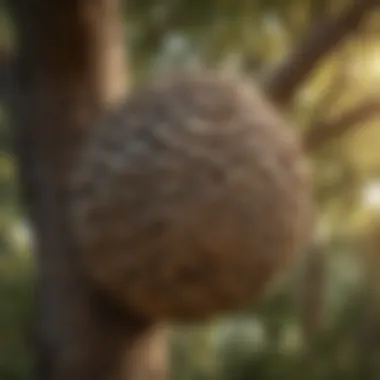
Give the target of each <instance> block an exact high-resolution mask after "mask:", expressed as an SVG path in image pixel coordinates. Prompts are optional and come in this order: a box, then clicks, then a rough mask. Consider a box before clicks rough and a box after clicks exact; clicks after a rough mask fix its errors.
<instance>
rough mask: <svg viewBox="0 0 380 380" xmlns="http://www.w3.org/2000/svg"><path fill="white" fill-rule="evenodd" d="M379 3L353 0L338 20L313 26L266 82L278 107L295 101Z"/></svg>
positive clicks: (264, 81)
mask: <svg viewBox="0 0 380 380" xmlns="http://www.w3.org/2000/svg"><path fill="white" fill-rule="evenodd" d="M378 5H379V2H378V0H353V1H352V4H351V5H349V6H348V7H347V9H345V10H344V11H343V12H342V13H341V14H340V15H339V16H338V17H336V18H327V19H324V20H322V21H320V22H318V23H317V24H316V25H314V26H313V27H312V28H311V30H310V31H309V33H307V34H306V36H305V38H304V39H303V40H301V42H300V43H299V45H298V46H296V47H295V49H294V51H293V52H292V53H291V54H289V56H287V57H286V58H285V59H284V60H283V61H282V62H280V64H279V65H278V66H277V67H275V68H274V69H273V70H272V71H271V72H270V73H269V75H268V76H267V77H265V78H264V80H263V87H264V89H265V90H266V92H267V93H268V95H269V97H270V98H271V99H272V100H273V101H274V102H275V103H276V104H279V105H281V106H282V105H286V104H288V103H289V102H291V100H292V99H293V96H294V94H295V93H296V91H297V90H298V88H299V86H300V85H301V84H302V83H303V82H304V81H305V79H306V78H307V76H308V75H309V74H310V72H311V71H312V70H313V69H314V68H315V67H316V65H317V64H318V63H319V62H320V61H321V59H323V58H324V57H325V56H326V55H327V54H328V53H330V52H331V50H332V49H334V48H335V47H336V46H337V45H338V43H339V42H341V40H342V39H343V38H345V37H347V36H348V35H349V34H351V33H352V32H354V31H355V30H357V28H358V27H359V26H360V25H361V23H362V22H363V20H365V18H366V16H367V15H368V14H369V12H370V11H371V10H373V9H374V8H375V7H377V6H378Z"/></svg>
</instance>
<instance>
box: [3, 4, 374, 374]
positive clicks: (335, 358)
mask: <svg viewBox="0 0 380 380" xmlns="http://www.w3.org/2000/svg"><path fill="white" fill-rule="evenodd" d="M349 3H350V1H349V0H334V1H332V0H251V1H237V0H202V1H200V0H191V1H190V0H160V1H158V0H145V1H138V0H129V1H128V2H127V7H126V11H125V20H126V35H127V45H128V51H129V59H130V72H131V78H133V82H134V83H139V82H140V81H144V80H147V79H148V78H149V76H150V75H151V74H152V73H157V72H159V71H160V70H170V69H173V68H183V67H194V66H195V67H196V66H207V67H212V68H216V69H220V70H230V71H234V72H240V73H242V74H244V75H246V76H247V77H252V78H257V79H258V80H259V81H260V80H262V78H266V76H267V75H269V74H270V73H271V70H273V68H275V67H276V65H278V64H279V63H280V62H282V60H283V59H284V58H286V57H287V56H288V55H289V54H290V53H291V52H292V51H293V49H294V47H295V46H297V44H298V43H299V42H300V41H302V39H303V38H304V36H305V35H307V34H308V33H309V30H310V28H311V27H312V26H313V25H318V24H320V25H321V28H323V20H325V19H326V18H328V17H338V16H339V14H341V12H342V11H344V9H345V7H346V6H347V4H349ZM378 10H379V8H378ZM11 21H12V20H10V19H9V17H8V16H7V13H6V11H5V9H4V8H3V7H2V6H0V58H2V57H4V56H5V53H4V52H6V51H7V50H8V48H11V47H12V44H13V33H12V22H11ZM302 58H304V57H299V59H300V60H302ZM0 66H1V65H0ZM4 83H5V82H2V81H1V80H0V87H1V86H3V89H0V90H1V91H0V92H2V91H3V90H4V88H5V84H4ZM379 94H380V12H377V13H376V12H368V15H367V17H366V20H365V22H364V23H362V24H361V26H360V28H357V29H356V30H355V32H354V33H351V34H350V35H349V36H348V37H347V38H345V39H344V40H343V41H342V42H341V43H340V44H338V45H337V46H336V47H334V49H333V50H332V51H330V52H329V54H327V55H326V56H325V57H324V59H323V60H321V61H320V62H318V65H317V66H316V67H315V69H314V70H313V71H312V72H310V75H309V76H308V77H307V79H306V81H303V82H302V83H301V84H300V85H299V87H298V88H297V91H296V93H295V94H294V97H292V99H291V101H290V102H288V103H287V104H286V107H284V114H285V117H286V118H288V119H289V120H291V122H292V123H293V125H294V126H295V127H294V128H297V129H298V130H299V132H300V133H302V134H304V136H305V139H306V141H307V142H309V143H310V144H309V145H310V148H309V151H308V153H309V158H310V163H311V166H312V169H313V177H314V187H315V189H314V190H315V197H316V200H317V221H316V228H315V238H314V243H313V245H312V246H311V247H310V249H309V250H308V252H306V253H307V254H306V255H305V256H304V258H303V259H302V260H301V262H300V263H299V265H298V266H297V268H294V271H292V272H291V273H290V274H288V276H287V277H286V278H283V279H281V280H280V281H279V282H278V283H277V284H276V285H275V286H274V287H273V289H271V291H270V292H268V294H267V295H265V296H264V297H263V298H262V299H261V300H260V301H259V302H256V303H255V304H254V305H252V307H250V308H248V309H247V310H244V311H242V312H240V313H236V314H233V315H228V316H223V317H222V318H220V319H218V320H213V321H211V322H209V323H205V324H202V325H197V326H176V327H173V329H172V334H171V336H172V355H171V359H172V360H171V362H172V373H173V379H178V380H203V379H205V380H206V379H207V380H212V379H215V380H216V379H218V380H230V379H231V380H232V379H234V380H248V379H255V380H258V379H263V380H275V379H308V380H312V379H315V380H322V379H334V380H338V379H345V380H350V379H355V380H356V379H357V380H359V379H369V380H372V379H380V318H379V317H380V299H379V289H380V265H379V263H380V96H379ZM321 130H327V131H331V130H337V131H338V133H337V134H335V135H334V134H333V136H332V137H334V138H332V137H331V133H330V134H329V132H328V133H327V134H325V135H323V133H322V135H321V134H320V131H321ZM326 136H327V137H326ZM11 142H12V141H11V134H10V131H9V124H8V122H7V115H6V112H5V110H4V107H2V108H1V109H0V379H1V380H23V379H28V378H30V368H31V363H32V357H31V354H30V342H31V338H32V337H31V334H30V324H31V321H32V319H33V315H32V309H31V304H32V303H33V297H32V284H33V282H32V281H33V261H32V258H31V255H30V244H31V237H30V235H29V233H28V228H27V222H26V221H25V219H24V215H23V210H22V207H21V204H20V200H19V189H18V185H17V172H16V169H17V168H16V165H15V160H14V156H13V154H12V144H11ZM309 145H308V146H309Z"/></svg>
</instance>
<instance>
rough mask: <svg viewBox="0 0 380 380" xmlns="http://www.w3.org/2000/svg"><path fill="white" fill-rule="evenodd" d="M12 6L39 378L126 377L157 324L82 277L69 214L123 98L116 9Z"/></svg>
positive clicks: (42, 0)
mask: <svg viewBox="0 0 380 380" xmlns="http://www.w3.org/2000/svg"><path fill="white" fill-rule="evenodd" d="M10 6H11V8H12V12H13V17H14V20H15V22H16V27H17V32H18V36H17V37H18V41H17V43H18V51H17V57H16V58H17V59H16V64H15V71H14V73H13V74H14V75H13V80H14V88H15V91H14V96H13V99H12V101H11V111H12V115H13V128H14V132H15V148H16V154H17V156H18V159H19V165H20V180H21V184H22V188H23V193H24V194H23V196H24V200H25V203H26V206H27V207H28V211H29V214H30V217H31V219H32V222H33V226H34V230H35V238H36V240H35V241H36V247H35V253H36V260H37V272H38V273H37V284H36V285H37V286H36V288H37V289H36V292H37V308H36V312H37V313H36V343H37V352H38V358H37V369H36V377H37V378H38V379H39V380H87V379H88V380H90V379H91V380H96V379H99V380H111V379H112V380H121V379H127V378H132V375H133V374H136V373H139V372H141V371H139V367H142V368H145V367H146V366H147V364H148V362H147V360H149V357H148V356H149V354H150V352H151V351H153V347H154V340H155V335H154V334H152V332H153V330H154V326H153V325H152V324H151V323H148V322H145V321H141V320H140V319H138V318H135V317H134V316H133V315H132V313H128V312H126V311H120V310H118V309H117V307H116V306H115V305H112V304H111V303H110V302H109V301H108V300H106V299H105V298H103V297H102V295H101V294H99V292H97V291H96V290H95V289H94V288H93V287H92V286H91V284H89V283H88V282H87V281H86V280H85V278H84V276H83V275H82V273H81V271H80V267H79V265H78V263H77V261H76V257H77V255H76V247H75V242H74V241H73V239H72V237H71V234H70V231H69V228H68V227H69V226H68V223H67V215H66V213H67V209H68V207H67V192H66V187H67V178H68V175H69V173H70V170H71V168H72V165H75V158H76V153H77V152H78V150H79V149H80V148H81V144H82V142H83V139H84V138H85V137H86V134H87V133H88V131H89V128H90V127H91V125H92V124H93V122H94V120H96V119H97V118H98V117H99V115H100V114H101V113H102V112H104V111H106V110H107V108H109V107H110V106H111V105H112V104H113V103H115V102H117V100H118V99H120V96H121V95H122V94H123V92H124V87H123V86H120V84H121V83H124V79H125V76H124V72H123V71H124V70H123V69H124V59H123V58H124V57H123V51H124V46H123V31H122V28H121V20H120V13H121V12H120V9H119V8H120V4H119V1H118V0H73V1H67V0H55V1H51V0H17V1H12V2H10ZM158 335H160V334H158ZM160 338H161V337H160ZM136 347H137V348H136ZM136 350H139V352H142V354H141V355H142V356H139V358H140V359H139V360H133V358H135V357H136V356H135V355H136ZM148 368H149V367H148ZM147 375H149V374H148V373H147V372H146V375H145V378H146V377H149V376H147ZM156 377H157V376H156ZM134 378H137V376H134ZM140 378H141V377H140ZM140 378H139V379H140Z"/></svg>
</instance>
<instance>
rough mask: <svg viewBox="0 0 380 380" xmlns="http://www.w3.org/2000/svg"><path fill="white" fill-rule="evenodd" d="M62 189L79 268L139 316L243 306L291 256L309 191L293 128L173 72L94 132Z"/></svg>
mask: <svg viewBox="0 0 380 380" xmlns="http://www.w3.org/2000/svg"><path fill="white" fill-rule="evenodd" d="M82 153H83V154H82V155H81V157H80V160H79V162H78V166H77V168H76V171H75V175H74V181H73V189H74V191H73V199H72V205H73V213H72V217H73V220H72V225H73V227H74V230H75V233H76V235H77V239H78V244H79V245H80V254H79V257H80V259H81V260H83V264H84V268H85V272H86V273H87V274H89V275H90V277H91V278H92V279H93V280H94V281H95V283H96V284H98V285H100V286H101V287H102V288H103V289H105V290H106V291H107V292H109V293H108V294H109V295H111V296H112V297H114V298H116V299H118V300H119V302H122V304H123V305H125V306H126V307H128V308H129V309H131V310H134V311H135V312H136V313H139V314H140V315H141V316H144V317H147V318H152V319H162V318H170V319H199V318H204V317H209V316H212V315H214V314H215V313H217V312H223V311H229V310H233V309H237V308H240V307H243V306H245V305H246V304H247V303H248V302H249V301H251V300H252V299H254V298H255V297H256V296H257V295H259V294H261V293H262V291H263V290H264V289H265V288H266V285H267V284H268V283H269V282H271V280H272V279H273V277H274V275H275V274H276V273H277V272H278V271H279V270H280V269H281V268H284V267H285V266H286V264H287V263H288V262H289V261H290V259H292V258H294V257H295V256H296V253H297V251H299V249H300V248H302V244H303V242H304V236H305V225H307V222H308V215H309V209H310V208H309V206H310V198H309V186H308V178H307V174H306V172H305V170H304V168H305V166H304V162H303V158H302V152H301V150H300V147H299V143H298V141H297V138H296V136H295V133H294V132H293V130H291V129H290V128H289V127H288V126H287V125H286V123H285V122H284V121H283V120H282V119H281V118H280V117H279V116H278V115H277V114H276V111H275V110H274V109H272V108H271V107H270V106H269V105H268V104H267V103H266V101H265V100H264V99H263V97H262V96H261V94H260V93H259V91H258V90H257V89H254V88H252V86H251V85H248V84H246V83H242V82H239V81H237V80H236V79H228V78H225V77H223V76H218V75H215V74H210V73H203V74H201V73H199V74H186V75H182V76H172V77H170V78H165V79H161V80H158V81H156V82H154V83H153V84H150V85H148V86H146V87H145V88H142V89H140V90H138V91H136V92H135V93H133V94H132V95H130V96H129V97H128V99H127V100H126V101H125V102H124V103H123V104H122V105H121V106H120V107H119V108H118V109H117V110H116V111H115V112H113V113H112V114H110V115H108V116H107V117H106V118H105V119H104V120H103V121H102V122H100V123H99V125H98V126H97V127H96V128H95V129H94V131H93V134H92V135H91V136H90V137H89V140H88V142H87V144H86V146H85V147H84V150H83V152H82Z"/></svg>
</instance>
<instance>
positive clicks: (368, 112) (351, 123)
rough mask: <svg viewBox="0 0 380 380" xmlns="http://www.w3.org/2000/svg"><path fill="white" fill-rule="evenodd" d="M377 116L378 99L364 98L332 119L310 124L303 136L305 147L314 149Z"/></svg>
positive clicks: (379, 108)
mask: <svg viewBox="0 0 380 380" xmlns="http://www.w3.org/2000/svg"><path fill="white" fill-rule="evenodd" d="M377 116H380V99H373V98H372V99H370V100H365V101H363V102H361V103H360V104H358V105H357V106H356V107H353V108H352V109H350V110H349V111H346V112H344V113H342V114H341V115H340V116H338V117H336V118H334V119H333V120H328V121H324V122H317V123H315V124H314V125H313V126H311V127H310V128H309V130H308V131H307V132H306V134H305V136H304V145H305V149H306V150H307V151H309V152H310V151H311V152H312V151H315V150H317V149H319V148H321V147H322V146H324V145H325V144H327V143H329V142H330V141H332V140H335V139H338V138H340V137H342V136H343V135H345V134H347V133H351V132H353V130H354V128H355V127H357V126H358V125H360V124H361V123H363V122H365V121H368V120H370V119H372V118H374V117H377Z"/></svg>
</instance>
